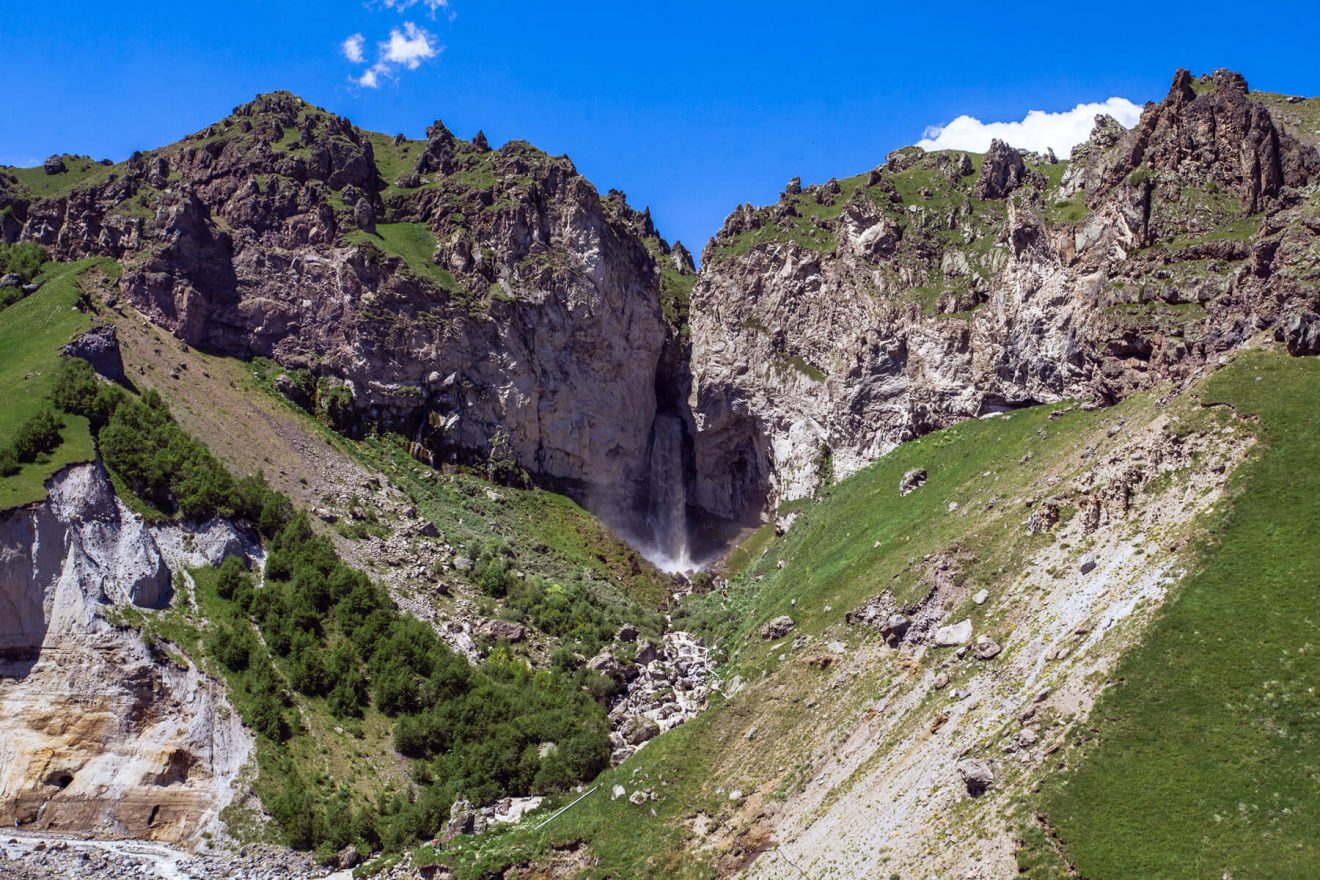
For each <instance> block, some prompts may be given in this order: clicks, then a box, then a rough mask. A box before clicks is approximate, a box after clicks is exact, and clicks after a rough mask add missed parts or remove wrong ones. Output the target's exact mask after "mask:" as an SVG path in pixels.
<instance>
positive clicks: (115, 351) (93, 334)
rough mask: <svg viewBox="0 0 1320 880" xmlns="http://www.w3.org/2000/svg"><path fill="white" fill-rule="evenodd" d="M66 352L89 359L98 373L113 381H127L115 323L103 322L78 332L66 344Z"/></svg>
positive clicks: (66, 353) (70, 355)
mask: <svg viewBox="0 0 1320 880" xmlns="http://www.w3.org/2000/svg"><path fill="white" fill-rule="evenodd" d="M64 354H65V355H67V356H68V357H75V358H81V359H82V360H85V361H87V363H89V364H91V366H92V369H93V370H95V371H96V372H97V374H98V375H100V376H104V377H105V378H106V379H109V380H110V381H111V382H124V381H126V376H125V373H124V360H123V358H122V357H121V356H120V353H119V336H118V334H117V333H116V331H115V325H114V324H102V325H101V326H99V327H93V328H92V329H90V330H88V331H86V332H84V333H80V334H78V335H77V336H75V337H74V338H73V341H72V342H70V343H69V344H68V345H66V346H64Z"/></svg>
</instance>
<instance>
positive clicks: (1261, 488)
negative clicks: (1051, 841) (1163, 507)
mask: <svg viewBox="0 0 1320 880" xmlns="http://www.w3.org/2000/svg"><path fill="white" fill-rule="evenodd" d="M1202 397H1203V400H1204V401H1205V402H1206V403H1207V404H1224V405H1228V406H1232V407H1233V408H1235V409H1236V410H1237V411H1238V412H1239V413H1241V414H1243V415H1246V416H1250V417H1252V418H1254V419H1256V420H1257V421H1258V431H1259V437H1260V443H1259V445H1258V447H1257V449H1256V450H1255V452H1254V453H1253V455H1252V457H1251V459H1250V460H1249V461H1248V462H1247V464H1245V465H1244V466H1243V467H1242V468H1240V469H1239V471H1238V472H1237V473H1236V474H1235V476H1234V478H1233V482H1232V485H1233V493H1232V495H1231V498H1230V501H1229V503H1228V504H1227V505H1226V509H1225V510H1224V511H1223V512H1222V514H1221V515H1220V516H1219V517H1218V521H1217V523H1215V525H1214V527H1213V529H1212V532H1211V537H1210V538H1209V539H1208V540H1207V542H1206V544H1205V545H1204V546H1203V547H1202V548H1201V549H1200V560H1199V562H1200V564H1199V566H1198V572H1197V573H1196V574H1194V575H1193V576H1192V577H1191V578H1190V579H1188V580H1187V581H1186V582H1185V583H1184V585H1183V587H1182V588H1181V591H1180V594H1179V596H1178V597H1177V598H1176V600H1175V601H1173V602H1172V603H1170V604H1169V605H1167V606H1166V608H1165V610H1164V611H1163V612H1162V614H1161V616H1160V617H1159V619H1158V620H1157V622H1156V623H1155V624H1154V625H1153V626H1152V628H1151V630H1150V632H1149V635H1148V637H1147V639H1146V641H1145V643H1144V644H1143V645H1142V646H1141V647H1140V648H1139V649H1137V650H1135V651H1133V652H1132V653H1130V654H1128V655H1127V657H1126V658H1125V659H1124V660H1123V661H1122V662H1121V664H1120V666H1119V668H1118V669H1117V670H1116V672H1115V674H1114V676H1113V679H1114V680H1115V681H1117V682H1120V685H1119V686H1117V687H1114V688H1112V689H1110V690H1108V691H1106V693H1105V695H1104V696H1103V697H1102V698H1101V700H1100V702H1099V703H1098V704H1097V706H1096V708H1095V710H1094V711H1093V715H1092V717H1093V719H1094V720H1093V722H1092V726H1093V727H1098V728H1099V734H1098V737H1097V738H1095V739H1094V740H1092V741H1090V742H1088V743H1086V744H1084V745H1083V746H1082V747H1081V753H1080V754H1076V755H1071V756H1069V757H1068V759H1067V760H1068V763H1069V764H1070V765H1075V766H1078V769H1077V770H1076V771H1075V772H1073V773H1072V774H1070V775H1068V776H1067V777H1065V778H1064V780H1063V781H1061V782H1058V783H1056V784H1055V785H1053V786H1052V787H1051V788H1050V790H1049V791H1048V794H1047V796H1046V797H1045V798H1044V807H1045V812H1046V813H1047V814H1048V816H1049V818H1050V821H1051V822H1052V824H1053V827H1054V828H1055V830H1056V831H1057V833H1058V835H1059V836H1060V838H1061V839H1062V841H1063V844H1064V846H1065V847H1066V851H1067V853H1068V858H1069V861H1071V862H1072V863H1073V864H1074V865H1075V866H1076V867H1077V869H1078V871H1079V873H1080V874H1081V875H1082V876H1085V877H1088V878H1090V880H1118V878H1131V877H1142V878H1146V880H1160V878H1169V880H1173V878H1179V880H1181V878H1188V880H1192V878H1195V880H1218V878H1220V877H1224V876H1229V875H1231V876H1233V877H1235V878H1243V880H1245V878H1266V877H1268V878H1277V880H1284V878H1298V880H1302V878H1312V877H1315V876H1316V865H1320V700H1318V699H1317V694H1316V687H1317V683H1318V682H1320V648H1318V647H1317V642H1320V640H1318V639H1317V638H1316V632H1317V630H1316V625H1317V623H1320V542H1317V540H1316V537H1317V528H1318V527H1320V361H1317V360H1315V359H1289V358H1286V357H1284V356H1282V355H1279V354H1271V353H1262V352H1251V353H1248V354H1244V355H1242V356H1241V357H1240V358H1239V359H1238V360H1237V361H1236V362H1235V363H1234V364H1233V365H1232V367H1230V368H1229V369H1226V370H1224V371H1222V372H1220V373H1218V374H1217V375H1215V376H1214V377H1213V378H1212V379H1210V381H1209V383H1208V385H1207V387H1206V389H1205V391H1204V393H1203V395H1202Z"/></svg>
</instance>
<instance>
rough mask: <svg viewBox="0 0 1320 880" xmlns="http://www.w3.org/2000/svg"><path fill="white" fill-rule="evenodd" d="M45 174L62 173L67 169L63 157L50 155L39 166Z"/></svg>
mask: <svg viewBox="0 0 1320 880" xmlns="http://www.w3.org/2000/svg"><path fill="white" fill-rule="evenodd" d="M41 168H42V170H43V171H45V172H46V173H47V174H63V173H64V172H65V171H68V170H69V169H68V168H67V167H66V166H65V164H64V159H62V158H61V157H59V156H51V157H50V158H49V159H47V160H46V161H45V162H44V163H42V166H41Z"/></svg>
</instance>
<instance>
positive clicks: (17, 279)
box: [0, 272, 23, 287]
mask: <svg viewBox="0 0 1320 880" xmlns="http://www.w3.org/2000/svg"><path fill="white" fill-rule="evenodd" d="M22 283H23V276H22V275H19V274H18V273H16V272H9V273H6V274H4V275H0V287H19V286H20V285H22Z"/></svg>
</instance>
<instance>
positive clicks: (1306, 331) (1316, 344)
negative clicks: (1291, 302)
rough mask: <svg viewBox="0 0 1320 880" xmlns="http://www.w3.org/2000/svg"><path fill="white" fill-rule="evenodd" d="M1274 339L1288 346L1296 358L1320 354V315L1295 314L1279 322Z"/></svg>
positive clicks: (1290, 352)
mask: <svg viewBox="0 0 1320 880" xmlns="http://www.w3.org/2000/svg"><path fill="white" fill-rule="evenodd" d="M1274 338H1275V339H1276V340H1278V341H1279V342H1282V343H1284V344H1285V345H1287V346H1288V353H1289V354H1291V355H1293V356H1294V357H1305V356H1307V355H1313V354H1320V315H1317V314H1315V312H1293V313H1291V314H1289V315H1288V316H1286V317H1285V318H1283V319H1282V320H1280V321H1279V323H1278V325H1277V326H1276V327H1275V328H1274Z"/></svg>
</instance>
